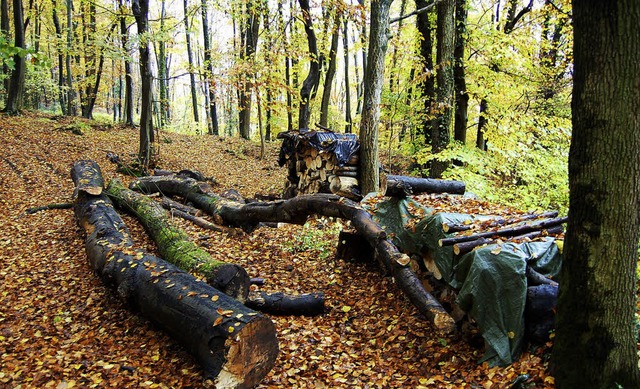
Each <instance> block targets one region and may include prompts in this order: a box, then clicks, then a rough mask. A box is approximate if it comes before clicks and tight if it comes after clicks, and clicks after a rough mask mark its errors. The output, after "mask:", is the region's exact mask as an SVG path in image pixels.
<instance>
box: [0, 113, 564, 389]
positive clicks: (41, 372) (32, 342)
mask: <svg viewBox="0 0 640 389" xmlns="http://www.w3.org/2000/svg"><path fill="white" fill-rule="evenodd" d="M72 122H73V119H66V118H60V117H58V118H52V117H50V116H43V115H31V114H28V115H24V116H20V117H3V118H2V119H1V121H0V128H1V129H2V131H0V134H2V135H1V137H2V142H3V144H4V150H5V151H4V152H3V155H2V165H1V166H2V172H1V173H2V174H1V175H0V177H1V180H2V185H0V188H2V197H1V198H2V202H3V204H2V223H1V227H0V228H1V229H2V237H3V239H2V240H1V241H0V245H1V249H0V258H1V259H2V267H1V269H0V277H1V279H2V285H3V290H2V292H0V293H2V300H3V309H2V311H0V312H1V315H2V316H0V320H1V324H2V325H1V327H0V328H1V331H2V333H0V348H1V349H2V350H3V352H2V370H1V371H2V376H1V377H0V383H2V385H3V386H6V387H17V386H19V385H22V387H54V388H55V387H73V386H74V385H75V386H76V387H92V386H94V387H200V386H201V385H202V384H203V380H202V371H201V369H200V367H199V366H198V365H197V364H196V363H195V361H194V359H193V357H192V356H190V355H189V354H188V353H186V352H185V351H184V350H183V349H182V348H181V347H180V346H179V345H178V344H176V342H175V341H173V340H172V339H171V338H169V337H168V336H167V335H166V334H165V333H163V332H162V331H160V330H159V329H158V328H157V327H154V326H153V325H151V324H150V323H149V322H148V321H147V320H145V319H144V318H142V317H140V316H139V315H136V314H135V313H132V312H130V311H129V310H127V308H126V306H125V305H124V304H123V303H122V302H121V301H120V300H119V299H118V297H117V295H116V294H115V293H114V292H113V291H111V290H110V289H109V288H107V287H105V286H104V285H103V284H102V283H101V281H100V279H99V278H98V277H97V276H96V275H95V274H93V272H92V271H91V269H90V267H89V265H88V263H87V258H86V253H85V249H84V247H83V239H82V234H81V232H80V231H79V229H78V227H77V226H76V224H75V221H74V216H73V211H72V210H68V209H67V210H49V211H43V212H38V213H35V214H33V215H26V214H25V210H26V209H28V208H30V207H37V206H41V205H45V204H51V203H65V202H69V201H71V197H72V194H73V187H74V185H73V182H72V181H71V176H70V173H69V171H70V169H71V166H72V164H73V163H74V162H75V161H77V160H81V159H93V160H95V161H98V162H99V163H100V166H101V168H102V169H103V174H104V176H105V177H107V178H112V177H119V178H120V179H121V180H123V181H124V182H127V181H128V180H130V177H127V176H123V175H121V174H118V173H116V172H115V167H116V165H114V164H112V163H110V162H108V160H107V157H106V155H107V152H109V151H114V150H121V152H120V153H121V154H123V155H126V154H127V153H134V152H135V141H134V140H135V138H136V131H135V129H132V128H128V127H123V126H110V125H105V124H104V123H99V122H98V123H95V122H93V123H92V122H85V123H87V124H86V125H85V126H83V129H84V132H85V134H84V135H75V134H73V133H72V132H71V130H69V128H70V127H73V126H70V124H71V123H72ZM27 128H28V129H29V131H24V129H27ZM160 136H161V138H162V139H163V140H164V141H163V142H162V149H161V151H160V153H161V154H160V155H161V157H160V161H161V166H162V167H163V168H165V169H169V170H180V169H183V168H186V167H188V168H191V169H197V170H199V171H201V172H206V174H207V175H209V176H213V177H215V179H216V180H217V181H218V182H219V186H217V187H216V188H220V189H227V188H237V190H238V191H239V192H240V193H241V194H242V195H243V196H246V197H253V196H254V195H255V193H262V194H269V193H272V192H277V191H278V190H282V188H283V186H284V183H285V182H286V169H284V168H279V167H278V166H277V163H276V160H277V158H276V157H277V146H278V145H277V144H273V145H269V148H268V153H267V157H266V158H265V159H264V160H260V159H259V158H258V157H259V147H258V146H257V145H255V144H252V143H250V142H248V141H244V140H240V139H234V138H225V139H222V138H216V137H206V136H201V137H192V136H185V135H178V134H174V133H165V132H160ZM122 214H123V218H124V219H125V222H126V223H127V226H128V227H129V228H130V229H131V230H132V234H133V236H134V239H135V241H136V244H137V246H139V247H142V248H145V249H146V250H148V251H150V252H152V253H153V252H157V251H156V248H155V244H154V243H153V242H151V241H150V239H149V238H148V237H147V234H146V233H145V231H144V230H143V228H142V227H141V226H140V224H139V223H138V222H137V221H136V220H135V219H134V218H132V217H130V216H127V215H126V214H125V213H122ZM174 220H175V221H176V222H177V223H178V224H179V225H180V226H181V227H182V228H183V229H184V230H186V231H187V232H188V233H189V235H190V236H192V237H193V239H194V240H195V241H197V242H199V244H201V245H202V247H203V248H205V249H206V250H207V251H208V252H209V253H210V254H211V255H212V256H214V257H216V258H219V259H221V260H224V261H227V262H233V263H238V264H241V265H242V266H243V267H245V269H247V271H248V273H249V274H250V275H251V276H252V277H263V278H264V279H265V284H264V286H262V287H260V289H261V290H263V291H268V292H286V293H290V294H301V293H309V292H314V291H322V292H324V293H325V296H326V306H327V313H325V314H323V315H320V316H315V317H304V316H272V317H271V318H272V320H273V321H274V323H275V324H276V328H277V336H278V341H279V343H280V355H279V356H278V359H277V361H276V364H275V366H274V368H273V370H272V371H271V372H270V373H269V374H268V375H267V377H266V378H265V379H264V381H263V382H262V383H261V384H260V385H259V386H258V387H261V388H268V387H301V388H302V387H310V388H315V387H327V388H330V387H345V388H347V387H349V388H353V387H362V388H366V387H369V388H377V387H380V388H384V387H389V388H391V387H416V388H417V387H432V388H442V387H451V388H457V387H464V386H465V385H466V386H467V387H478V388H479V387H483V388H489V387H496V388H497V387H505V386H508V385H509V384H510V383H511V382H513V381H514V380H515V379H516V378H517V377H518V376H520V375H522V374H528V375H529V376H530V379H529V381H528V382H530V383H532V384H534V385H535V387H553V378H552V377H550V376H549V375H548V372H547V368H548V348H547V346H543V347H536V348H534V349H531V350H529V351H526V352H525V353H523V355H522V357H521V358H520V360H518V361H517V362H515V363H514V364H512V365H511V366H508V367H494V368H489V367H488V366H487V364H478V359H479V358H480V357H481V356H482V352H483V349H482V348H483V346H482V343H481V342H480V343H478V342H477V341H476V342H475V343H470V342H469V339H464V338H462V337H461V336H460V335H459V334H458V335H447V336H440V335H438V334H437V333H436V332H435V331H434V328H433V327H432V326H431V325H430V324H428V323H427V322H425V320H424V319H423V318H422V317H421V316H420V315H419V314H418V313H417V312H416V310H415V308H414V307H413V306H412V305H411V303H410V302H409V301H408V300H407V299H406V298H404V297H403V296H402V294H401V292H399V290H398V289H397V288H396V287H395V286H394V285H393V283H392V281H391V280H390V279H389V278H385V277H383V276H381V274H380V272H379V270H378V269H376V267H375V266H374V265H367V264H362V263H354V262H349V261H344V260H341V259H336V258H334V251H335V246H336V245H337V232H338V228H340V226H337V225H335V224H334V223H329V224H328V225H327V226H326V227H324V228H323V229H319V228H317V226H316V225H315V224H316V223H318V224H320V223H323V221H315V222H314V221H312V222H310V223H309V224H308V225H306V226H295V225H285V226H283V227H280V228H259V229H258V230H256V231H255V232H253V233H251V234H242V235H241V236H236V237H233V236H229V235H228V234H227V233H224V232H215V231H206V230H202V229H200V228H199V227H197V226H195V225H193V224H191V223H190V222H186V221H184V220H181V219H174Z"/></svg>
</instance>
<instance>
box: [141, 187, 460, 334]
mask: <svg viewBox="0 0 640 389" xmlns="http://www.w3.org/2000/svg"><path fill="white" fill-rule="evenodd" d="M130 187H131V189H133V190H139V191H142V192H146V193H155V192H161V193H165V194H170V195H178V196H181V197H183V198H185V199H187V200H188V201H191V202H192V203H193V204H194V205H195V206H197V207H198V208H200V209H202V210H204V211H205V212H207V213H209V214H212V215H218V216H220V217H221V218H222V220H223V221H224V222H225V223H226V224H227V225H230V226H238V227H241V228H243V229H244V230H245V231H252V230H253V229H254V228H255V227H256V226H257V225H258V223H260V222H285V223H294V224H304V222H305V221H306V220H307V218H308V217H309V216H310V215H312V214H316V215H322V216H328V217H338V218H342V219H346V220H350V221H351V224H352V226H353V227H354V228H355V229H356V231H357V232H358V233H359V234H361V235H362V236H363V237H364V238H365V239H366V240H367V242H368V243H369V245H371V247H372V248H373V249H374V252H375V259H376V260H377V261H378V262H379V263H380V264H381V267H382V269H383V270H385V271H386V272H388V273H390V274H391V275H392V276H393V278H394V279H395V281H396V285H398V287H399V288H400V289H401V290H402V291H403V292H404V293H405V295H406V296H407V297H408V298H409V300H410V301H411V302H412V303H413V305H414V306H416V308H417V309H418V310H419V311H420V312H421V313H422V314H423V315H424V316H425V317H426V318H427V319H428V320H430V321H431V322H432V323H434V324H435V326H436V327H437V328H438V329H439V330H440V331H442V332H453V331H454V330H455V323H454V321H453V319H452V318H451V316H449V314H448V313H447V312H446V311H445V310H444V308H442V306H441V305H440V303H438V301H437V300H436V299H435V298H434V297H433V296H431V295H430V294H429V293H428V292H427V291H426V290H425V289H424V287H423V285H422V283H421V282H420V280H419V279H418V277H417V276H416V274H415V273H414V272H413V271H412V270H411V269H410V268H409V266H408V265H409V262H410V259H409V257H408V256H407V255H406V254H403V253H401V252H400V251H399V250H398V249H397V248H396V246H395V245H393V243H392V242H391V240H390V239H389V238H388V236H387V234H386V232H385V231H383V230H382V228H381V227H380V226H379V225H378V224H377V223H376V222H374V221H373V219H372V216H371V215H370V214H369V213H368V212H367V211H365V210H364V209H362V208H361V207H360V206H359V205H358V204H356V203H354V202H352V201H350V200H348V199H345V198H343V197H340V196H336V195H330V194H315V195H302V196H298V197H294V198H292V199H288V200H279V201H273V202H255V203H249V204H238V203H235V202H233V201H230V200H226V199H223V198H221V197H220V196H217V195H215V194H213V193H211V191H210V188H209V187H208V186H207V185H203V184H202V183H199V182H197V181H195V180H190V179H179V178H168V177H143V178H140V179H136V180H134V181H132V182H131V185H130Z"/></svg>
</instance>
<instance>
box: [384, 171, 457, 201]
mask: <svg viewBox="0 0 640 389" xmlns="http://www.w3.org/2000/svg"><path fill="white" fill-rule="evenodd" d="M383 181H384V182H383V184H382V187H383V188H386V190H385V193H384V195H385V196H398V197H406V196H408V195H411V194H418V193H449V194H464V192H465V188H466V185H465V184H464V182H462V181H456V180H435V179H433V178H418V177H409V176H394V175H388V176H386V178H385V180H383Z"/></svg>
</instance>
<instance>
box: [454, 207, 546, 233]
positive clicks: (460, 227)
mask: <svg viewBox="0 0 640 389" xmlns="http://www.w3.org/2000/svg"><path fill="white" fill-rule="evenodd" d="M556 216H558V211H549V212H544V213H533V214H528V215H522V216H518V217H512V218H508V219H504V218H496V219H490V220H486V221H482V222H480V223H479V226H478V225H473V224H447V223H443V224H442V230H443V231H444V232H449V233H450V232H460V231H468V230H471V229H474V228H475V227H479V228H494V227H499V226H503V225H509V224H517V223H522V222H525V221H527V220H535V219H548V218H554V217H556Z"/></svg>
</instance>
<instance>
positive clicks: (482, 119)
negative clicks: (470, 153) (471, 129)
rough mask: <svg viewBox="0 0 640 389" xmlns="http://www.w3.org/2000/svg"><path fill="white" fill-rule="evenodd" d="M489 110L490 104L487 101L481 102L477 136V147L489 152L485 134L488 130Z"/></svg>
mask: <svg viewBox="0 0 640 389" xmlns="http://www.w3.org/2000/svg"><path fill="white" fill-rule="evenodd" d="M488 110H489V103H488V102H487V99H481V100H480V112H479V114H478V132H477V134H476V147H477V148H479V149H480V150H482V151H487V139H486V138H485V135H484V132H485V129H486V128H487V115H488Z"/></svg>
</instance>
